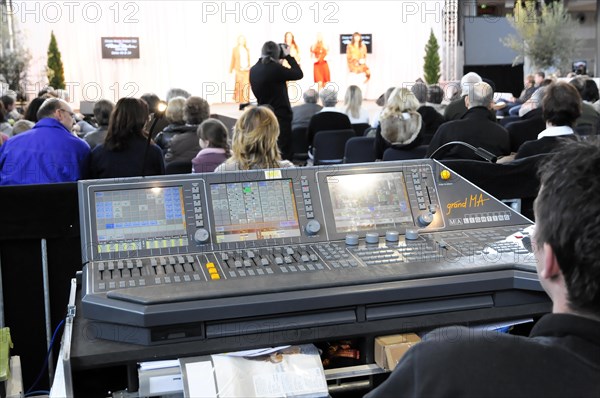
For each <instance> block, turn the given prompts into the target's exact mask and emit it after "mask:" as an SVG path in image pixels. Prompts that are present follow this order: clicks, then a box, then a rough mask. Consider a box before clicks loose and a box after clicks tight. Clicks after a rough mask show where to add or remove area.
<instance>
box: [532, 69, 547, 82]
mask: <svg viewBox="0 0 600 398" xmlns="http://www.w3.org/2000/svg"><path fill="white" fill-rule="evenodd" d="M536 78H537V79H538V80H540V81H542V80H544V79H545V78H546V74H545V73H544V71H541V70H539V71H537V72H535V74H534V75H533V79H534V80H535V79H536Z"/></svg>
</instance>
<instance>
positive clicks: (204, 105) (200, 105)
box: [183, 96, 210, 125]
mask: <svg viewBox="0 0 600 398" xmlns="http://www.w3.org/2000/svg"><path fill="white" fill-rule="evenodd" d="M209 116H210V105H208V102H207V101H206V100H205V99H204V98H201V97H194V96H192V97H189V98H188V99H186V100H185V106H184V108H183V120H184V121H185V122H186V123H187V124H193V125H196V124H200V123H202V122H203V121H205V120H206V119H208V118H209Z"/></svg>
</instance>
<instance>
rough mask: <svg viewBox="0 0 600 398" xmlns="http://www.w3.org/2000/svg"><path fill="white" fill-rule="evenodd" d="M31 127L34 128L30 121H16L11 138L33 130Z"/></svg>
mask: <svg viewBox="0 0 600 398" xmlns="http://www.w3.org/2000/svg"><path fill="white" fill-rule="evenodd" d="M33 126H35V123H34V122H32V121H31V120H25V119H21V120H17V121H16V122H15V125H14V126H13V130H12V133H13V136H15V135H17V134H21V133H24V132H26V131H29V130H31V129H32V128H33Z"/></svg>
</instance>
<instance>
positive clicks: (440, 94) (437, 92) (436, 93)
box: [427, 84, 444, 104]
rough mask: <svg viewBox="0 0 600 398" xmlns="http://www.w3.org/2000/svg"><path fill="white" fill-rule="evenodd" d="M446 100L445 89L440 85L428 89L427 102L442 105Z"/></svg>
mask: <svg viewBox="0 0 600 398" xmlns="http://www.w3.org/2000/svg"><path fill="white" fill-rule="evenodd" d="M443 100H444V89H442V87H440V86H439V85H438V84H434V85H432V86H429V87H428V88H427V101H428V102H431V103H432V104H441V103H442V101H443Z"/></svg>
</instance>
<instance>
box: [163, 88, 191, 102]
mask: <svg viewBox="0 0 600 398" xmlns="http://www.w3.org/2000/svg"><path fill="white" fill-rule="evenodd" d="M191 96H192V94H190V93H188V92H187V91H185V90H184V89H182V88H171V89H169V91H167V103H168V102H169V101H171V100H172V99H173V98H175V97H183V98H184V99H187V98H189V97H191Z"/></svg>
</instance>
